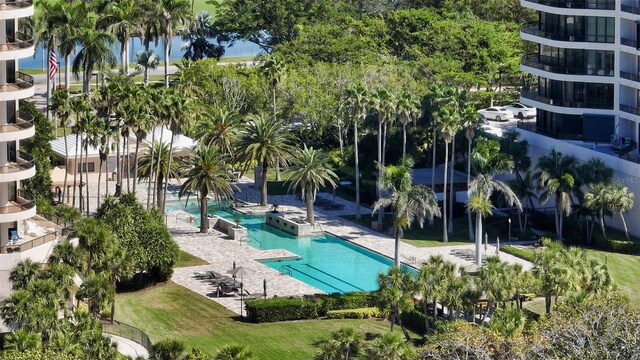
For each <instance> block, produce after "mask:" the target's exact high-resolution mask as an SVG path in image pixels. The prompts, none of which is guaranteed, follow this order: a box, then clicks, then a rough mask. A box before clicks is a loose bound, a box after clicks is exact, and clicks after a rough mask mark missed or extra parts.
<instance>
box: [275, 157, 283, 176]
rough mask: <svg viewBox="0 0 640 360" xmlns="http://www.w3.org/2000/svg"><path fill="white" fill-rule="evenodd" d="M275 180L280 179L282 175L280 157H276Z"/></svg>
mask: <svg viewBox="0 0 640 360" xmlns="http://www.w3.org/2000/svg"><path fill="white" fill-rule="evenodd" d="M276 181H282V175H280V159H279V158H278V159H276Z"/></svg>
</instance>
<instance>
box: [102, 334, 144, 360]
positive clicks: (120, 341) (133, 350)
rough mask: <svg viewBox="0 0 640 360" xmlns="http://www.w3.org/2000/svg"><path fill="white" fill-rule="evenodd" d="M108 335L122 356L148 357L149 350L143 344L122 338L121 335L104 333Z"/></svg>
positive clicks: (133, 357)
mask: <svg viewBox="0 0 640 360" xmlns="http://www.w3.org/2000/svg"><path fill="white" fill-rule="evenodd" d="M105 335H106V336H108V337H110V338H111V340H112V341H113V342H115V343H116V344H117V345H118V352H119V353H120V354H122V355H124V356H129V357H131V358H132V359H136V358H143V359H148V358H149V352H148V351H147V349H145V348H144V346H142V345H140V344H138V343H137V342H135V341H131V340H129V339H126V338H123V337H122V336H118V335H113V334H105Z"/></svg>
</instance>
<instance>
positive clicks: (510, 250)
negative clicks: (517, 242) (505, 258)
mask: <svg viewBox="0 0 640 360" xmlns="http://www.w3.org/2000/svg"><path fill="white" fill-rule="evenodd" d="M500 251H503V252H506V253H507V254H511V255H513V256H517V257H519V258H521V259H524V260H527V261H531V262H533V258H534V257H535V256H534V253H533V252H532V251H530V250H524V249H520V248H517V247H514V246H509V245H506V246H500Z"/></svg>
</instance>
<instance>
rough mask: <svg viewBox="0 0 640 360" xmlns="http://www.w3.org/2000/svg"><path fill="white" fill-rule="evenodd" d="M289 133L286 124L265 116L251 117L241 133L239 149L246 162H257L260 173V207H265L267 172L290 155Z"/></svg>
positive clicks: (290, 140)
mask: <svg viewBox="0 0 640 360" xmlns="http://www.w3.org/2000/svg"><path fill="white" fill-rule="evenodd" d="M291 142H292V138H291V133H290V132H289V129H288V127H287V125H286V123H285V122H284V121H282V120H279V119H274V118H272V117H270V116H266V115H265V114H260V115H252V116H251V117H250V118H249V122H248V123H247V127H246V129H245V130H244V131H243V133H242V136H241V138H240V142H239V145H238V146H239V148H240V149H244V157H245V159H246V160H247V161H252V162H257V163H258V164H259V165H260V166H261V173H260V206H267V171H268V169H269V166H271V165H274V164H275V163H276V162H278V161H282V162H285V161H287V159H288V158H289V157H290V156H291V153H292V145H291Z"/></svg>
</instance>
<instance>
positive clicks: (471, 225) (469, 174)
mask: <svg viewBox="0 0 640 360" xmlns="http://www.w3.org/2000/svg"><path fill="white" fill-rule="evenodd" d="M472 141H473V139H472V138H467V142H468V148H467V190H469V184H471V142H472ZM468 202H469V199H467V203H468ZM467 219H468V220H469V221H468V223H469V241H473V240H474V239H475V236H474V234H473V214H472V212H471V210H469V209H467Z"/></svg>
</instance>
